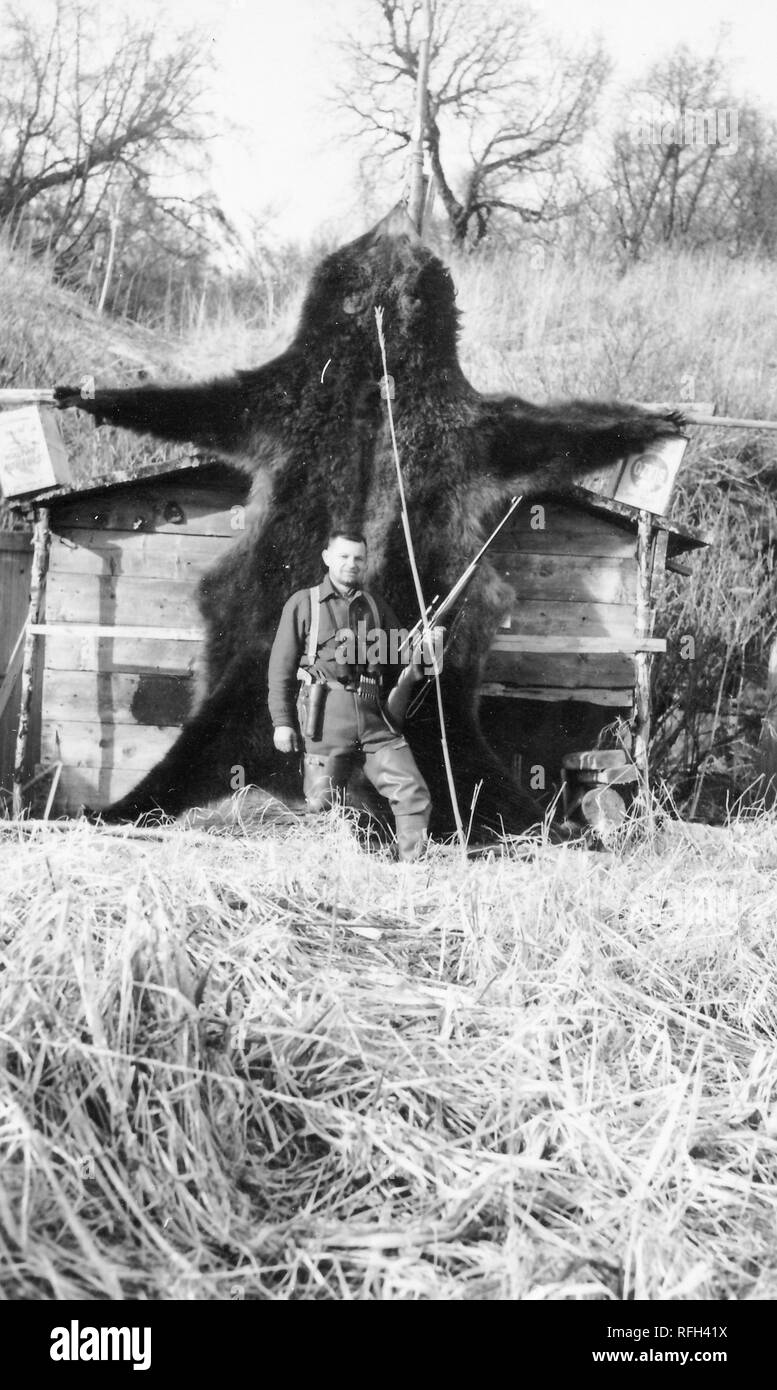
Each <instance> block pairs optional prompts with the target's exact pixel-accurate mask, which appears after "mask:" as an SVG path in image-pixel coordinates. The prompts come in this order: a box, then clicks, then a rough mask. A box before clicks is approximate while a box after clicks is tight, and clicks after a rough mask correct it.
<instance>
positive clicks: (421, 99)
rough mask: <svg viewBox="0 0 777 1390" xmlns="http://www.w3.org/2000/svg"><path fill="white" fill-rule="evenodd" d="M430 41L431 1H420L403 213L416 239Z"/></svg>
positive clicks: (422, 196) (421, 196)
mask: <svg viewBox="0 0 777 1390" xmlns="http://www.w3.org/2000/svg"><path fill="white" fill-rule="evenodd" d="M431 41H432V0H423V8H422V31H421V38H420V42H419V45H418V78H417V80H416V89H415V91H416V98H415V120H414V122H413V134H412V137H411V144H410V196H409V198H408V204H407V210H408V215H409V217H410V221H411V222H412V224H413V226H414V227H415V229H416V231H417V232H418V235H419V236H420V235H421V233H422V231H423V221H424V202H425V196H426V190H425V188H424V137H425V135H426V114H427V110H428V105H429V48H430V46H431Z"/></svg>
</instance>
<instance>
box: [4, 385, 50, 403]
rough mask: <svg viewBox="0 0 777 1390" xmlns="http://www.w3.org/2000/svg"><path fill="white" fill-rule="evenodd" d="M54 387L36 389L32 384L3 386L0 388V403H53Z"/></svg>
mask: <svg viewBox="0 0 777 1390" xmlns="http://www.w3.org/2000/svg"><path fill="white" fill-rule="evenodd" d="M53 403H54V388H53V387H50V388H48V389H43V388H41V389H37V388H35V387H33V386H29V387H26V388H23V387H16V386H14V387H11V386H7V387H3V388H2V390H0V405H38V404H41V405H53Z"/></svg>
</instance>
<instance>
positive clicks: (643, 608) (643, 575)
mask: <svg viewBox="0 0 777 1390" xmlns="http://www.w3.org/2000/svg"><path fill="white" fill-rule="evenodd" d="M652 529H653V528H652V518H651V516H650V513H649V512H646V511H644V510H641V511H640V513H639V522H638V525H637V607H636V632H637V637H649V636H650V628H651V609H650V575H651V568H652V566H651V562H650V552H651V540H652ZM650 659H651V658H650V653H649V652H637V653H636V654H635V657H634V668H635V681H634V728H633V733H634V747H633V750H632V757H633V758H634V762H635V763H636V765H637V767H638V768H639V770H640V772H641V773H642V774H643V776H644V777H647V773H648V743H649V740H650Z"/></svg>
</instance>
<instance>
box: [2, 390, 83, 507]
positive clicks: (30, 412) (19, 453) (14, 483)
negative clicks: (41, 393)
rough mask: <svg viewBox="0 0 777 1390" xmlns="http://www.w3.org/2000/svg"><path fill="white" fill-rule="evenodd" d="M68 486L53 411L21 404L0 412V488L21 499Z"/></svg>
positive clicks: (63, 450) (61, 441)
mask: <svg viewBox="0 0 777 1390" xmlns="http://www.w3.org/2000/svg"><path fill="white" fill-rule="evenodd" d="M69 483H70V463H69V461H68V456H67V449H66V448H65V441H64V439H63V438H62V431H61V429H60V425H59V420H58V418H57V416H56V413H55V412H54V411H53V410H47V409H46V408H45V407H44V408H41V407H39V406H37V405H24V406H20V407H18V409H16V410H3V411H0V489H1V490H2V494H3V497H5V498H11V497H24V496H26V495H27V494H29V493H34V492H45V491H46V490H47V489H48V488H52V487H57V486H65V487H66V486H67V485H68V484H69Z"/></svg>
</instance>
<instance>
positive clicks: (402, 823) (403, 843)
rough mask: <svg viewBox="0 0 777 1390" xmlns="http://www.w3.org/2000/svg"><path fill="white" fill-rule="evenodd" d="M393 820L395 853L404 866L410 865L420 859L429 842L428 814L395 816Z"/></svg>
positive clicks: (422, 812)
mask: <svg viewBox="0 0 777 1390" xmlns="http://www.w3.org/2000/svg"><path fill="white" fill-rule="evenodd" d="M394 820H395V823H396V828H397V853H398V854H399V857H400V859H401V860H403V862H404V863H405V864H411V863H412V862H413V860H414V859H418V858H420V856H421V855H422V854H423V852H424V850H425V849H426V846H427V844H428V842H429V840H428V835H427V827H428V825H429V812H428V811H414V812H411V814H410V815H405V816H403V815H396V814H395V816H394Z"/></svg>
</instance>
